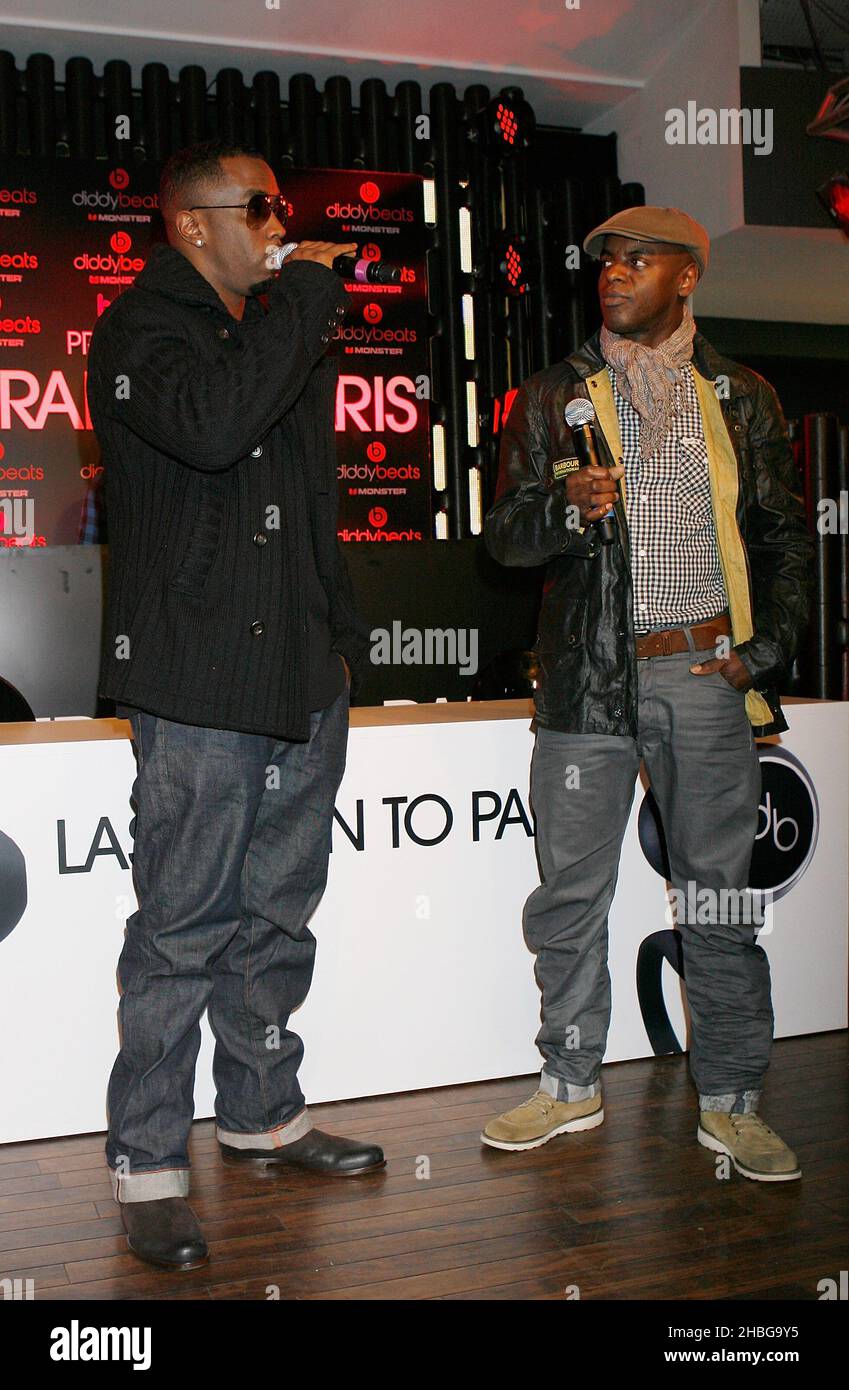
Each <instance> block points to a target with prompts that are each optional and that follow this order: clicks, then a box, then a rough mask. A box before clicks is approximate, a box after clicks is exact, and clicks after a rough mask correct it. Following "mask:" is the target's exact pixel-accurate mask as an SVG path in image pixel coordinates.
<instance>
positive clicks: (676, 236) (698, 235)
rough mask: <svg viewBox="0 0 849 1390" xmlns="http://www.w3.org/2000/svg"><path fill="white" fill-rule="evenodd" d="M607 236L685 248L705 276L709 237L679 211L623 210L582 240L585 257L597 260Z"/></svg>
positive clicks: (638, 208) (693, 220)
mask: <svg viewBox="0 0 849 1390" xmlns="http://www.w3.org/2000/svg"><path fill="white" fill-rule="evenodd" d="M606 236H628V237H636V238H638V239H639V240H640V241H666V242H672V243H673V244H674V245H676V246H684V247H686V249H687V250H688V251H689V252H690V254H691V256H692V257H693V260H694V261H695V262H696V264H697V265H698V267H699V274H700V275H704V273H705V271H706V270H707V263H708V257H709V255H710V238H709V237H708V234H707V232H706V231H705V229H704V227H703V226H702V225H701V223H700V222H696V220H695V219H694V218H692V217H689V216H688V214H687V213H686V212H682V211H681V209H680V208H651V207H648V208H647V207H633V208H623V209H622V211H621V212H617V213H614V215H613V217H608V219H607V221H606V222H601V223H600V224H599V226H597V227H594V228H593V230H592V231H591V232H590V234H589V236H587V237H585V238H584V250H585V251H586V253H587V255H589V256H595V257H596V258H597V257H599V256H600V255H601V252H602V248H603V246H604V238H605V237H606Z"/></svg>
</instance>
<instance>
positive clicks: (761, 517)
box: [484, 332, 813, 737]
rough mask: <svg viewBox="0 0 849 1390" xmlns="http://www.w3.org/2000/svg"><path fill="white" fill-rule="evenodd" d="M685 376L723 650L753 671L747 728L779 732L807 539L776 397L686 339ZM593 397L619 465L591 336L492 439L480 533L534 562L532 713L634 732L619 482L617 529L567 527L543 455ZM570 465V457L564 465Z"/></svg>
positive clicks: (523, 398) (566, 454)
mask: <svg viewBox="0 0 849 1390" xmlns="http://www.w3.org/2000/svg"><path fill="white" fill-rule="evenodd" d="M692 365H693V368H694V380H695V384H696V388H697V394H698V397H699V405H700V412H701V415H702V422H703V425H704V429H705V440H706V443H707V446H708V461H709V470H710V481H711V500H712V511H713V517H714V526H715V530H716V535H717V545H718V548H719V554H720V561H721V565H722V571H723V577H724V581H725V588H726V593H727V595H728V599H729V611H730V614H731V621H732V633H733V638H732V640H733V647H734V650H735V651H736V652H737V654H738V655H739V656H740V658H741V660H742V661H743V663H744V665H745V666H746V668H747V669H748V671H749V673H750V675H751V676H752V678H753V682H754V685H753V688H752V689H751V690H749V691H747V693H746V710H747V714H748V716H749V720H750V722H751V724H752V726H753V733H754V734H755V735H756V736H757V735H765V734H771V733H778V732H781V731H782V730H784V729H786V728H787V723H786V720H785V719H784V716H783V714H782V712H781V706H780V703H779V699H778V695H777V691H776V685H777V682H778V681H780V680H781V679H782V678H783V675H784V673H785V672H786V671H787V670H788V668H789V667H790V665H791V663H792V660H793V657H794V655H795V652H796V650H797V647H798V645H799V642H800V639H801V636H802V634H803V631H804V628H805V625H806V623H807V618H808V607H809V602H810V591H811V584H812V559H813V540H812V537H811V535H810V533H809V531H808V528H807V524H806V520H805V511H804V506H803V502H802V499H801V497H800V495H799V493H800V479H799V475H798V470H797V469H796V466H795V462H794V459H793V452H792V448H791V445H790V441H789V438H788V435H787V428H786V424H785V421H784V416H783V414H782V411H781V406H780V404H779V402H778V398H777V396H776V394H775V391H774V390H773V388H772V387H771V386H770V385H769V383H768V382H767V381H765V380H764V379H763V377H761V376H759V375H758V374H757V372H753V371H750V370H749V369H748V368H747V367H743V366H741V365H740V364H739V363H737V362H732V361H731V360H730V359H729V358H726V357H722V356H720V354H719V353H717V352H715V351H714V349H713V348H712V347H711V345H710V344H709V343H708V342H707V340H706V339H705V338H704V337H703V336H702V334H701V333H698V332H697V333H696V335H695V338H694V341H693V359H692ZM576 397H583V398H586V399H591V400H592V402H593V405H594V406H595V409H596V421H595V432H596V440H597V444H598V450H599V457H600V460H601V462H602V463H603V464H604V465H605V466H607V467H612V466H613V465H614V464H615V463H617V462H621V461H622V457H621V454H622V451H621V444H620V440H619V429H618V420H617V417H616V409H615V403H614V398H613V391H612V388H611V385H610V381H609V377H608V372H607V367H606V364H605V362H604V359H603V357H602V355H601V351H600V347H599V334H598V333H596V334H595V335H594V336H593V337H592V338H590V339H589V340H588V341H587V342H586V343H585V344H584V345H583V347H581V348H579V349H578V351H577V352H575V353H572V354H571V356H569V357H567V358H566V359H565V360H563V361H561V362H558V363H556V364H555V365H554V366H552V367H547V368H546V369H545V370H543V371H541V372H537V373H535V375H533V376H531V377H529V378H528V380H527V381H525V382H524V383H523V385H522V386H521V387H520V389H519V391H518V394H517V395H516V397H515V398H514V400H513V404H512V406H511V408H510V411H509V414H508V417H507V421H506V424H505V426H504V433H503V436H502V441H501V451H500V459H499V475H498V485H497V490H496V497H495V501H494V503H493V505H492V507H491V508H490V510H489V512H488V513H487V515H486V518H485V522H484V539H485V543H486V546H487V549H488V550H489V552H490V554H491V555H492V556H493V557H494V558H495V559H496V560H498V561H499V562H500V563H501V564H503V565H525V566H530V565H540V564H543V563H544V564H545V565H546V574H545V583H544V587H543V597H542V604H541V608H540V616H539V631H538V635H537V639H536V656H537V661H538V677H537V689H536V722H537V724H538V725H542V726H544V727H547V728H551V729H557V730H561V731H563V732H567V733H599V734H619V735H630V736H631V737H634V736H635V735H636V729H637V665H636V660H637V659H636V651H635V641H634V619H633V600H632V584H631V571H630V565H629V544H628V522H627V498H626V494H625V487H624V483H625V479H624V478H622V479H620V495H619V498H618V499H617V502H616V505H615V512H616V519H617V537H616V539H615V541H614V543H613V544H612V545H608V546H604V545H602V544H601V543H600V541H599V539H598V537H597V535H596V533H595V531H594V530H593V528H592V527H588V528H584V527H580V526H579V527H576V526H575V524H574V520H573V516H572V514H571V509H569V508H568V505H567V501H566V492H565V483H564V482H563V480H562V476H558V475H557V470H556V469H555V467H554V465H555V464H556V463H557V462H558V461H561V460H568V459H572V460H574V458H575V456H576V454H577V450H576V449H575V447H574V445H573V443H572V437H571V430H570V429H569V426H568V425H567V424H566V421H565V419H564V414H563V411H564V407H565V406H566V405H567V404H568V402H569V401H571V400H573V399H575V398H576ZM573 466H574V465H573Z"/></svg>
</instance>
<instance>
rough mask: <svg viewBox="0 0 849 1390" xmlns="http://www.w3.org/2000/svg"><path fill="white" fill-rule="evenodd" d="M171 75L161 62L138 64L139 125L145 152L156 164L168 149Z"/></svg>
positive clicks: (169, 146)
mask: <svg viewBox="0 0 849 1390" xmlns="http://www.w3.org/2000/svg"><path fill="white" fill-rule="evenodd" d="M170 107H171V79H170V77H169V75H168V69H167V67H166V66H165V64H164V63H145V65H144V67H143V68H142V126H143V129H144V136H143V140H142V143H143V145H144V152H145V155H146V156H147V158H148V159H149V160H151V162H152V163H154V164H160V163H162V162H163V161H164V160H166V159H167V158H168V156H169V154H170V153H171V148H172V146H171V110H170Z"/></svg>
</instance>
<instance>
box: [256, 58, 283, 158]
mask: <svg viewBox="0 0 849 1390" xmlns="http://www.w3.org/2000/svg"><path fill="white" fill-rule="evenodd" d="M253 87H254V139H253V143H254V145H255V146H256V148H257V149H258V150H259V151H260V152H261V153H262V154H263V156H264V157H265V159H266V160H267V161H268V163H269V164H270V165H271V167H272V169H276V168H277V167H278V165H279V163H280V152H281V150H282V148H283V132H282V129H281V125H280V78H279V77H278V76H277V73H276V72H258V73H257V75H256V77H255V78H254V82H253Z"/></svg>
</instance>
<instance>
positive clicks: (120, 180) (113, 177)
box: [109, 169, 130, 188]
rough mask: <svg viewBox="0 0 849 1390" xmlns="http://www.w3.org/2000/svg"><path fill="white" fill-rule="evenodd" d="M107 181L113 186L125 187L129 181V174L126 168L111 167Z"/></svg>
mask: <svg viewBox="0 0 849 1390" xmlns="http://www.w3.org/2000/svg"><path fill="white" fill-rule="evenodd" d="M109 182H110V183H111V185H112V187H113V188H126V187H127V185H128V184H129V182H130V176H129V174H128V173H127V171H126V169H113V170H112V172H111V173H110V175H109Z"/></svg>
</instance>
